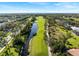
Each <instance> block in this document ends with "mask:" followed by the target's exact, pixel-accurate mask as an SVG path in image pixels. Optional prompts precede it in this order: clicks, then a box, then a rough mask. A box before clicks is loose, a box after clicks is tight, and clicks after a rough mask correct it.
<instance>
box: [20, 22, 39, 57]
mask: <svg viewBox="0 0 79 59" xmlns="http://www.w3.org/2000/svg"><path fill="white" fill-rule="evenodd" d="M37 30H38V25H37V23H36V22H34V23H33V25H32V27H31V32H30V35H29V37H28V39H26V42H25V43H24V45H23V47H22V52H21V56H27V55H29V52H28V48H29V42H30V40H31V38H32V37H33V36H34V35H35V34H36V33H37Z"/></svg>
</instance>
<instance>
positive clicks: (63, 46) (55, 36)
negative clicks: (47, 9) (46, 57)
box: [44, 14, 79, 56]
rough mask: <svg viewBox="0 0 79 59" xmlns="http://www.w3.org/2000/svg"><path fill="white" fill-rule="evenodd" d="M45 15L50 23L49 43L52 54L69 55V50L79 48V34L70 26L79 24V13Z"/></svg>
mask: <svg viewBox="0 0 79 59" xmlns="http://www.w3.org/2000/svg"><path fill="white" fill-rule="evenodd" d="M44 17H45V18H46V19H47V20H48V24H49V25H48V28H49V36H50V40H49V44H50V47H51V53H52V55H65V56H67V55H69V54H68V53H67V50H69V49H71V48H79V44H78V42H79V36H77V35H76V34H74V33H73V32H72V30H71V28H70V26H77V27H78V26H79V15H78V14H53V15H52V14H51V15H46V16H44ZM67 24H68V25H67ZM69 25H70V26H69Z"/></svg>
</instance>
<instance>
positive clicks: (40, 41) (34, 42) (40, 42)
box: [29, 16, 48, 56]
mask: <svg viewBox="0 0 79 59" xmlns="http://www.w3.org/2000/svg"><path fill="white" fill-rule="evenodd" d="M36 19H37V20H36V23H37V25H38V31H37V33H36V35H35V36H33V38H31V40H30V43H29V55H30V56H47V55H48V48H47V44H46V42H45V35H44V34H45V19H44V18H43V17H42V16H39V17H37V18H36Z"/></svg>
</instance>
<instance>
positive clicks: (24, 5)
mask: <svg viewBox="0 0 79 59" xmlns="http://www.w3.org/2000/svg"><path fill="white" fill-rule="evenodd" d="M0 13H79V2H0Z"/></svg>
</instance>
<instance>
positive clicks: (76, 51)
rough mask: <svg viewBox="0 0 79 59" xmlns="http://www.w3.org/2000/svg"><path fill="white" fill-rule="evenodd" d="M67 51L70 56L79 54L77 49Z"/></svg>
mask: <svg viewBox="0 0 79 59" xmlns="http://www.w3.org/2000/svg"><path fill="white" fill-rule="evenodd" d="M67 52H68V53H69V54H71V55H72V56H79V49H69V50H68V51H67Z"/></svg>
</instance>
